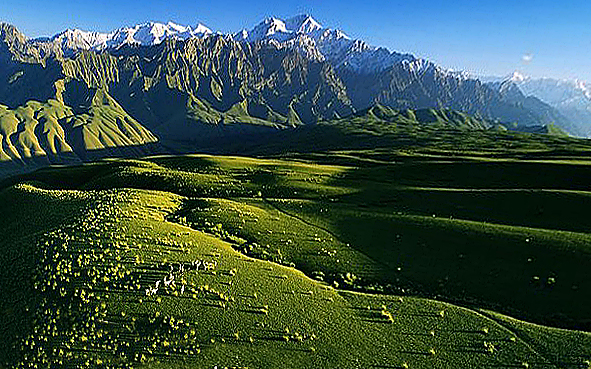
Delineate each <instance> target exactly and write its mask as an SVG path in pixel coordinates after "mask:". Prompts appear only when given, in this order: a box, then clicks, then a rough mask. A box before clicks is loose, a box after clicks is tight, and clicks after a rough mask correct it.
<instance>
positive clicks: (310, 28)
mask: <svg viewBox="0 0 591 369" xmlns="http://www.w3.org/2000/svg"><path fill="white" fill-rule="evenodd" d="M233 37H234V39H235V40H239V41H245V42H255V41H278V42H279V43H280V44H279V45H280V46H289V45H297V46H298V50H300V51H303V52H304V54H306V55H314V56H317V55H321V56H322V57H323V58H324V59H326V60H328V61H329V62H330V63H331V64H332V65H334V66H335V67H337V68H347V69H351V70H353V71H356V72H359V73H373V72H378V71H380V70H383V69H385V68H388V67H390V66H392V65H394V64H396V63H400V62H402V61H403V60H407V61H413V60H415V59H416V58H415V57H414V56H412V55H410V54H400V53H395V52H390V51H388V50H387V49H385V48H379V47H374V46H370V45H368V44H367V43H366V42H364V41H361V40H354V39H351V38H350V37H349V36H347V35H346V34H345V33H344V32H343V31H342V30H339V29H330V28H324V27H323V26H322V25H321V24H320V23H319V22H318V21H316V20H315V19H314V18H312V17H311V16H310V15H306V14H304V15H298V16H295V17H292V18H289V19H286V20H282V19H279V18H267V19H265V20H264V21H262V22H261V23H259V24H258V25H257V26H255V27H254V28H253V29H251V30H242V31H240V32H237V33H235V34H234V35H233ZM294 40H295V41H294ZM275 44H276V43H275ZM313 49H316V50H313Z"/></svg>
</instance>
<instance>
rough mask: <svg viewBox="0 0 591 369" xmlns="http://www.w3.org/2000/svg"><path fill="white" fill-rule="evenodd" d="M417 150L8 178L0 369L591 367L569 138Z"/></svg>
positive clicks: (585, 172) (175, 161)
mask: <svg viewBox="0 0 591 369" xmlns="http://www.w3.org/2000/svg"><path fill="white" fill-rule="evenodd" d="M423 150H424V149H423ZM434 150H435V149H434V148H431V152H430V153H426V152H424V151H423V152H421V150H418V151H413V150H410V149H408V150H401V151H396V150H391V151H390V152H385V151H380V150H361V151H346V152H345V151H342V152H339V153H330V154H325V155H323V154H315V155H310V154H307V155H305V154H303V155H301V156H300V157H293V158H292V159H291V160H285V159H255V158H244V157H221V156H205V155H191V156H156V157H151V158H146V159H142V160H109V161H104V162H99V163H94V164H87V165H84V166H79V167H68V168H50V169H43V170H39V171H37V172H35V173H32V174H27V175H23V176H20V177H16V178H12V179H10V180H7V181H5V182H4V184H3V185H2V188H4V189H3V190H1V192H0V198H1V200H2V201H0V204H1V205H0V206H1V207H2V209H3V210H2V211H3V212H6V211H10V212H11V213H12V216H11V217H9V218H8V219H7V220H6V221H4V222H3V223H2V224H1V225H0V234H2V235H6V236H7V237H2V238H0V240H1V241H0V247H1V248H2V250H3V252H2V253H0V255H2V258H1V259H0V263H2V265H10V266H11V267H2V268H0V271H1V272H0V273H1V274H0V277H1V278H0V292H1V295H2V296H7V295H11V296H12V295H15V296H18V298H15V299H12V298H11V299H2V302H1V303H2V305H1V308H2V311H3V312H4V314H2V315H0V319H2V320H1V321H0V323H1V324H0V326H2V327H5V328H3V332H4V333H3V335H4V336H5V337H9V339H7V340H4V341H3V342H2V345H3V346H1V347H0V349H1V350H0V355H1V356H0V357H1V358H2V362H4V363H6V365H7V366H8V367H12V366H13V365H17V364H18V363H19V362H20V363H23V364H22V365H25V366H27V365H28V366H31V367H32V366H34V365H38V366H39V365H41V366H45V365H47V366H52V367H81V366H89V367H106V366H109V367H191V368H211V367H214V366H215V365H217V366H218V367H235V368H236V367H249V368H271V367H272V368H318V367H322V368H484V367H502V368H517V367H519V368H573V369H574V368H583V367H587V366H589V360H591V355H589V352H591V350H590V348H591V336H590V335H589V334H588V333H585V332H583V331H582V330H588V329H589V327H590V326H589V323H590V322H589V320H588V317H589V308H588V306H589V301H588V296H589V292H590V291H589V289H591V279H590V278H589V275H588V273H587V272H586V271H587V270H588V266H589V263H590V262H591V260H590V255H591V254H590V249H589V246H588V245H589V240H588V238H589V234H588V232H589V228H588V227H589V226H591V224H587V223H588V222H587V221H585V219H587V218H588V217H585V214H586V211H587V209H588V205H589V204H588V201H589V200H588V199H589V193H588V192H587V191H588V189H589V187H588V183H589V181H588V178H589V176H590V175H591V171H590V169H589V168H591V167H589V162H588V160H587V156H586V155H585V153H584V152H581V153H579V154H578V155H576V154H575V153H574V152H569V153H560V152H557V151H554V152H552V151H546V152H541V151H538V152H536V151H530V152H529V155H530V156H529V157H526V158H524V157H522V158H521V160H516V159H517V156H515V155H513V156H512V157H505V158H499V157H494V155H490V154H486V153H480V155H476V154H470V153H469V152H464V154H463V155H462V156H458V155H457V153H454V154H450V153H449V152H446V151H439V152H438V154H437V155H436V154H435V152H434ZM521 155H524V154H523V153H522V154H521ZM312 157H314V158H315V159H314V160H313V161H311V158H312ZM294 159H295V160H294ZM319 162H324V164H318V163H319ZM331 162H332V164H331ZM559 179H562V180H559ZM15 211H16V213H15ZM25 219H26V221H23V220H25ZM172 281H174V283H172ZM503 314H504V315H503ZM509 316H512V317H513V318H510V317H509ZM515 318H519V319H521V320H516V319H515ZM524 320H525V321H530V322H535V323H538V324H540V323H541V324H543V325H545V326H540V325H535V324H530V323H525V322H524ZM550 326H554V327H563V328H567V329H570V330H566V329H559V328H551V327H550ZM576 329H578V331H577V330H576Z"/></svg>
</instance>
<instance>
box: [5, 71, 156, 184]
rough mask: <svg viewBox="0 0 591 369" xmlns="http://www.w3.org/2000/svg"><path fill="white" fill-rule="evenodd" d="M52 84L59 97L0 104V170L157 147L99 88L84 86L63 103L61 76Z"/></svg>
mask: <svg viewBox="0 0 591 369" xmlns="http://www.w3.org/2000/svg"><path fill="white" fill-rule="evenodd" d="M57 89H58V90H60V89H61V90H62V91H61V92H60V94H59V95H58V96H59V98H58V99H50V100H48V101H47V102H44V103H41V102H37V101H29V102H27V103H26V104H25V105H23V106H19V107H17V108H14V109H10V108H8V107H7V106H3V105H0V141H1V146H0V166H1V167H0V173H1V172H2V171H4V172H6V173H14V172H18V171H20V170H31V169H32V168H35V167H38V166H44V165H47V164H73V163H80V162H81V161H86V160H91V159H94V158H98V157H104V156H113V155H114V156H120V155H126V156H138V155H147V154H153V153H155V152H158V150H157V147H158V144H157V142H158V138H157V137H156V136H154V134H152V133H151V132H150V131H149V130H148V129H146V128H145V127H144V126H142V125H141V124H140V123H138V122H137V121H136V120H134V119H133V118H131V117H130V116H129V115H128V114H127V113H126V112H125V111H124V110H123V109H122V108H121V106H119V104H117V102H116V101H115V100H113V99H112V98H111V97H110V96H109V95H108V94H106V93H105V92H104V91H101V90H94V91H87V98H86V99H85V101H76V103H75V104H72V105H68V104H66V103H64V97H65V98H66V102H68V101H67V96H68V92H69V91H68V90H67V89H66V88H65V87H64V83H63V81H60V82H59V83H58V84H57ZM62 94H63V95H62ZM82 104H84V105H82Z"/></svg>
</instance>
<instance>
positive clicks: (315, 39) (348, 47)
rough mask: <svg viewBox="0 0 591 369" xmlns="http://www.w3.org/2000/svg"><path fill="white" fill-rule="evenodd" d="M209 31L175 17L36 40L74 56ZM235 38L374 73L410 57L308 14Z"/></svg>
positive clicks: (264, 25) (203, 34)
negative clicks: (287, 49)
mask: <svg viewBox="0 0 591 369" xmlns="http://www.w3.org/2000/svg"><path fill="white" fill-rule="evenodd" d="M211 34H212V31H211V30H210V29H209V28H207V27H206V26H204V25H203V24H197V25H196V26H184V25H180V24H177V23H174V22H168V23H158V22H147V23H142V24H137V25H134V26H131V27H122V28H119V29H116V30H114V31H112V32H109V33H99V32H86V31H81V30H67V31H64V32H62V33H60V34H58V35H56V36H54V37H53V38H50V39H44V40H41V39H39V40H37V42H38V43H44V45H43V47H44V48H45V49H46V50H61V53H62V54H63V55H66V56H68V55H74V54H75V53H77V52H78V51H80V50H96V51H103V50H107V49H118V48H121V47H123V46H125V45H137V46H154V45H158V44H160V43H162V42H163V41H164V40H166V39H170V38H176V39H181V40H186V39H189V38H194V37H207V36H208V35H211ZM232 37H233V38H234V40H236V41H239V42H270V43H271V44H273V45H275V46H276V47H282V48H283V47H284V48H293V49H297V50H298V51H299V52H301V53H302V54H304V55H306V56H307V57H310V58H312V59H314V60H318V61H321V60H327V61H329V62H330V63H331V64H332V65H334V66H335V67H337V68H347V69H352V70H355V71H357V72H360V73H374V72H376V71H380V70H383V69H385V68H388V67H391V66H392V65H394V64H396V63H399V62H401V61H403V60H406V61H414V60H415V59H416V58H414V56H412V55H409V54H400V53H395V52H390V51H389V50H387V49H385V48H379V47H373V46H371V45H369V44H367V43H366V42H364V41H362V40H356V39H352V38H350V37H349V36H347V35H346V34H345V33H344V32H343V31H341V30H339V29H332V28H324V27H323V26H322V25H321V24H320V23H319V22H318V21H316V20H315V19H314V18H313V17H312V16H310V15H308V14H301V15H297V16H295V17H291V18H287V19H281V18H277V17H269V18H266V19H264V20H263V21H262V22H260V23H259V24H257V25H256V26H255V27H253V28H252V29H250V30H243V31H240V32H237V33H235V34H233V35H232Z"/></svg>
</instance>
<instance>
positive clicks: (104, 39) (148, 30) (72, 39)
mask: <svg viewBox="0 0 591 369" xmlns="http://www.w3.org/2000/svg"><path fill="white" fill-rule="evenodd" d="M211 33H212V31H211V30H210V29H209V28H207V27H206V26H204V25H203V24H200V23H199V24H197V25H196V26H195V27H191V26H183V25H180V24H176V23H174V22H168V23H166V24H164V23H157V22H147V23H142V24H137V25H135V26H132V27H122V28H119V29H117V30H114V31H112V32H109V33H101V32H87V31H83V30H79V29H67V30H65V31H63V32H60V33H58V34H56V35H55V36H53V37H50V38H39V39H35V40H32V42H34V43H36V44H45V45H48V44H49V46H53V47H56V48H58V49H61V50H62V53H63V54H64V55H70V54H73V53H76V52H78V51H80V50H97V51H102V50H105V49H110V48H114V49H116V48H120V47H122V46H123V45H142V46H153V45H158V44H160V43H161V42H163V41H164V40H165V39H167V38H178V39H182V40H186V39H188V38H192V37H204V36H207V35H209V34H211Z"/></svg>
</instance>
